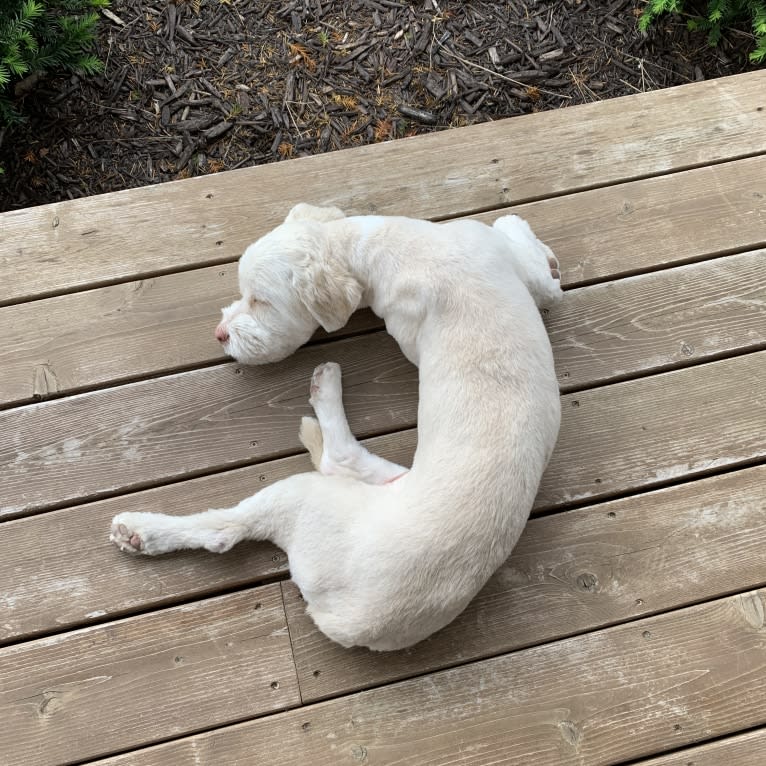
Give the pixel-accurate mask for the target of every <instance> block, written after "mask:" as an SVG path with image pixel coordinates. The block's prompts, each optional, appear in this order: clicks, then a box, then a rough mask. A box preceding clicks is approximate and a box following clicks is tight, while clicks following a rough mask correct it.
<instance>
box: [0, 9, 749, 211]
mask: <svg viewBox="0 0 766 766" xmlns="http://www.w3.org/2000/svg"><path fill="white" fill-rule="evenodd" d="M642 7H643V3H642V2H640V0H613V2H605V1H604V0H537V2H535V1H534V0H526V1H525V2H522V0H505V2H502V3H495V2H483V1H482V0H473V1H472V2H449V1H448V0H419V2H416V3H407V2H398V0H350V1H346V2H343V1H341V0H332V1H331V0H281V1H278V2H269V1H268V0H186V1H185V2H182V1H181V0H178V1H177V2H175V3H173V2H168V3H164V2H162V1H161V0H155V1H154V2H146V0H113V2H112V5H111V7H110V9H109V10H108V11H107V12H105V14H104V18H103V22H102V24H101V28H100V37H99V42H98V54H99V55H100V57H101V58H102V60H104V61H105V62H106V68H105V72H104V74H103V75H101V76H98V77H94V78H89V79H88V78H80V77H78V76H71V77H67V78H59V79H52V80H49V81H47V82H43V83H42V84H41V85H39V86H38V87H37V88H36V89H35V90H34V92H33V93H32V94H30V95H28V96H26V97H25V98H26V104H25V109H26V111H27V113H28V114H30V121H29V123H28V124H26V125H24V126H21V127H20V128H17V129H15V130H14V131H12V132H7V133H6V135H5V137H4V140H2V144H1V145H0V165H2V166H3V167H4V168H5V174H4V175H2V176H0V210H9V209H15V208H21V207H28V206H31V205H38V204H42V203H46V202H55V201H58V200H63V199H74V198H77V197H82V196H86V195H91V194H99V193H102V192H107V191H115V190H118V189H125V188H130V187H137V186H144V185H148V184H155V183H159V182H161V181H169V180H174V179H179V178H188V177H190V176H196V175H202V174H206V173H215V172H219V171H222V170H229V169H233V168H238V167H242V166H247V165H257V164H260V163H264V162H274V161H279V160H283V159H287V158H290V157H299V156H303V155H308V154H315V153H318V152H327V151H333V150H336V149H341V148H345V147H350V146H357V145H360V144H368V143H373V142H378V141H387V140H390V139H394V138H398V137H401V136H409V135H415V134H418V133H425V132H429V131H434V130H444V129H447V128H451V127H457V126H462V125H469V124H472V123H476V122H482V121H486V120H494V119H499V118H503V117H510V116H513V115H517V114H525V113H528V112H537V111H541V110H545V109H556V108H560V107H566V106H570V105H573V104H580V103H584V102H589V101H597V100H600V99H606V98H612V97H615V96H622V95H626V94H630V93H636V92H641V91H646V90H652V89H656V88H664V87H668V86H672V85H679V84H682V83H686V82H690V81H694V80H701V79H707V78H712V77H719V76H723V75H728V74H735V73H738V72H742V71H746V70H747V69H748V68H750V67H749V65H748V63H747V56H746V54H747V51H748V50H749V46H750V42H751V40H750V38H749V37H748V35H747V34H746V33H745V32H744V31H738V30H732V31H729V32H727V33H726V35H725V37H724V40H723V42H722V44H721V46H720V47H719V48H717V49H711V48H710V47H708V45H707V44H706V40H705V38H704V36H703V35H701V34H692V33H690V32H688V31H687V30H686V27H685V24H684V22H683V20H681V19H678V18H668V19H667V20H665V21H664V22H663V23H662V24H660V25H659V26H658V27H657V28H656V29H655V30H654V31H653V32H652V33H651V34H650V35H649V36H643V35H642V34H640V33H639V32H638V31H637V28H636V20H637V17H638V16H639V15H640V12H641V8H642Z"/></svg>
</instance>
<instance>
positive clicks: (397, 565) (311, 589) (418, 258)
mask: <svg viewBox="0 0 766 766" xmlns="http://www.w3.org/2000/svg"><path fill="white" fill-rule="evenodd" d="M558 280H559V272H558V262H557V261H556V259H555V258H554V256H553V253H552V252H551V251H550V249H549V248H548V247H547V246H546V245H544V244H542V243H541V242H540V241H539V240H538V239H537V238H536V237H535V235H534V234H533V233H532V231H531V230H530V228H529V226H528V225H527V224H526V223H525V222H524V221H523V220H522V219H520V218H518V217H516V216H506V217H503V218H500V219H498V220H497V221H496V222H495V224H494V226H493V227H491V228H490V227H488V226H486V225H484V224H481V223H478V222H476V221H471V220H460V221H453V222H450V223H444V224H436V223H429V222H426V221H420V220H414V219H409V218H394V217H380V216H360V217H345V216H344V215H343V213H342V212H341V211H340V210H338V209H336V208H318V207H313V206H310V205H305V204H300V205H297V206H296V207H294V208H293V209H292V210H291V211H290V214H289V215H288V216H287V218H286V220H285V222H284V223H283V224H282V225H281V226H278V227H277V228H276V229H274V230H273V231H272V232H270V233H269V234H267V235H266V236H264V237H263V238H261V239H260V240H258V241H257V242H256V243H255V244H253V245H251V246H250V247H248V249H247V250H246V251H245V254H244V255H243V256H242V258H241V260H240V264H239V281H240V289H241V292H242V298H241V299H240V300H238V301H237V302H236V303H234V304H232V305H231V306H229V307H228V308H226V309H224V311H223V321H222V322H221V324H220V325H219V326H218V328H217V330H216V336H217V337H218V339H219V340H220V341H221V342H222V343H223V344H224V349H225V350H226V352H227V353H228V354H230V355H231V356H233V357H235V358H236V359H237V360H239V361H240V362H244V363H250V364H260V363H263V362H272V361H276V360H279V359H282V358H284V357H285V356H287V355H288V354H290V353H292V352H293V351H295V349H297V348H298V347H299V346H300V345H302V344H303V343H305V342H306V341H307V340H308V339H309V338H310V337H311V335H312V334H313V333H314V331H315V330H316V329H317V326H318V325H321V326H322V327H324V329H325V330H327V331H332V330H336V329H338V328H340V327H342V326H343V325H344V324H345V323H346V321H347V320H348V318H349V317H350V316H351V314H352V313H353V312H354V311H355V310H356V309H357V308H360V307H363V306H369V307H371V308H372V310H373V311H374V312H375V313H376V314H377V315H378V316H380V317H383V319H385V322H386V328H387V329H388V331H389V332H390V333H391V335H393V336H394V338H395V339H396V340H397V341H398V343H399V345H400V346H401V349H402V351H403V352H404V354H405V356H406V357H407V358H408V359H409V360H410V361H412V362H413V363H414V364H416V365H418V367H419V368H420V404H419V409H418V448H417V453H416V455H415V459H414V461H413V465H412V469H411V470H408V469H406V468H404V467H402V466H400V465H395V464H394V463H390V462H388V461H386V460H383V459H382V458H380V457H378V456H376V455H372V454H370V453H369V452H368V451H367V450H366V449H365V448H364V447H362V446H361V445H360V444H359V443H358V442H357V441H356V439H355V438H354V437H353V435H352V434H351V431H350V430H349V427H348V423H347V421H346V416H345V413H344V410H343V404H342V401H341V380H340V369H339V368H338V366H337V365H333V364H327V365H322V366H320V367H318V368H317V370H316V371H315V373H314V377H313V379H312V384H311V403H312V404H313V406H314V410H315V412H316V416H317V419H318V422H317V420H313V419H311V418H304V420H303V423H302V425H301V439H302V441H303V443H304V444H305V445H306V447H307V448H308V449H309V451H310V453H311V456H312V460H313V462H314V465H315V467H316V468H317V470H318V472H315V473H304V474H299V475H295V476H291V477H290V478H288V479H285V480H283V481H280V482H278V483H276V484H274V485H272V486H270V487H267V488H265V489H262V490H261V491H260V492H258V493H257V494H255V495H253V496H252V497H250V498H248V499H246V500H243V501H242V502H241V503H240V504H239V505H237V506H236V507H234V508H229V509H225V510H213V511H208V512H206V513H198V514H194V515H190V516H181V517H176V516H167V515H163V514H158V513H122V514H119V515H118V516H116V517H115V518H114V523H113V525H112V534H111V539H112V540H113V541H114V542H115V543H116V544H117V545H118V546H119V547H120V548H122V549H123V550H127V551H131V552H140V553H144V554H148V555H154V554H158V553H165V552H168V551H174V550H178V549H181V548H206V549H207V550H209V551H215V552H223V551H226V550H228V549H229V548H231V547H232V546H233V545H235V544H236V543H238V542H239V541H240V540H272V541H273V542H274V543H276V544H277V545H279V546H280V547H281V548H283V549H284V550H285V551H286V552H287V554H288V557H289V560H290V570H291V573H292V577H293V579H294V581H295V583H296V584H297V585H298V587H299V588H300V590H301V592H302V593H303V596H304V598H305V600H306V602H307V605H308V613H309V614H310V615H311V617H312V618H313V619H314V621H315V622H316V624H317V626H318V627H319V629H320V630H321V631H322V632H323V633H325V634H326V635H327V636H329V637H330V638H331V639H333V640H334V641H337V642H338V643H340V644H342V645H344V646H353V645H361V646H367V647H370V648H371V649H377V650H389V649H401V648H403V647H407V646H410V645H412V644H414V643H416V642H418V641H420V640H422V639H424V638H426V637H427V636H429V635H430V634H431V633H433V632H434V631H436V630H439V629H440V628H442V627H444V626H445V625H447V624H448V623H449V622H451V621H452V620H453V619H454V618H455V617H456V616H457V615H458V614H460V612H462V611H463V609H465V607H466V605H467V604H468V602H469V601H470V600H471V599H472V598H473V597H474V596H475V595H476V593H477V592H478V591H479V589H480V588H481V587H482V586H483V585H484V583H485V582H486V581H487V580H488V579H489V577H490V576H491V575H492V573H493V572H494V571H495V570H496V569H497V567H498V566H499V565H500V564H501V563H502V562H503V561H505V559H506V558H507V557H508V555H509V554H510V552H511V549H512V548H513V547H514V545H515V544H516V541H517V540H518V538H519V535H520V534H521V531H522V528H523V526H524V524H525V522H526V520H527V517H528V516H529V512H530V509H531V508H532V502H533V500H534V498H535V494H536V492H537V488H538V484H539V482H540V477H541V476H542V473H543V470H544V469H545V466H546V464H547V462H548V459H549V457H550V455H551V452H552V450H553V446H554V443H555V441H556V437H557V434H558V429H559V420H560V406H559V391H558V385H557V383H556V376H555V373H554V369H553V356H552V353H551V347H550V342H549V340H548V336H547V334H546V331H545V328H544V326H543V323H542V320H541V318H540V313H539V311H538V307H542V306H544V305H547V304H551V303H553V302H555V301H556V300H558V299H559V298H560V296H561V287H560V284H559V281H558Z"/></svg>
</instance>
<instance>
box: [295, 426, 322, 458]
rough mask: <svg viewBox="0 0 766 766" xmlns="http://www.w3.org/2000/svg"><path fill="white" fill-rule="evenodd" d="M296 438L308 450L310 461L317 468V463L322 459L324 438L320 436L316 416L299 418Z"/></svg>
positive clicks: (320, 432) (320, 430)
mask: <svg viewBox="0 0 766 766" xmlns="http://www.w3.org/2000/svg"><path fill="white" fill-rule="evenodd" d="M298 438H299V439H300V440H301V444H302V445H303V446H304V447H305V448H306V449H307V450H308V451H309V455H311V463H312V464H313V466H314V468H316V470H317V471H318V470H319V463H320V461H321V460H322V452H323V451H324V439H323V438H322V429H321V428H320V427H319V421H318V420H317V419H316V418H301V429H300V431H299V432H298Z"/></svg>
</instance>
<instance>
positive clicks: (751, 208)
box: [477, 83, 766, 285]
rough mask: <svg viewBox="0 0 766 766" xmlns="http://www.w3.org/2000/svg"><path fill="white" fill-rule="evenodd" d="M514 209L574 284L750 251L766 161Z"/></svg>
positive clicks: (764, 239) (756, 235) (763, 206)
mask: <svg viewBox="0 0 766 766" xmlns="http://www.w3.org/2000/svg"><path fill="white" fill-rule="evenodd" d="M764 84H765V85H766V83H764ZM512 212H517V213H518V214H519V215H521V216H523V217H524V218H526V219H527V220H528V221H529V223H530V224H531V225H532V226H533V227H534V229H535V230H536V231H538V232H540V236H542V237H543V238H544V239H545V241H546V242H548V243H549V244H550V246H551V247H552V248H553V250H554V251H555V252H557V253H558V254H559V255H560V256H561V259H562V261H563V262H564V264H565V268H566V279H567V282H568V284H570V285H580V284H583V283H587V282H594V281H603V280H604V279H609V278H614V277H617V276H627V275H630V274H636V273H640V272H643V271H647V270H649V269H653V268H657V267H658V266H661V265H662V266H666V267H667V266H672V265H680V264H682V263H689V262H692V261H697V260H703V259H705V258H709V257H710V255H711V254H720V253H730V252H739V251H743V250H752V249H756V248H758V247H763V246H765V245H766V158H764V157H762V156H761V157H755V158H752V159H748V160H740V161H739V162H731V163H725V164H722V165H712V166H709V167H705V168H699V169H697V170H690V171H688V172H686V173H673V174H671V175H666V176H660V177H658V178H651V179H648V180H646V181H639V182H634V183H622V184H618V185H615V186H610V187H609V188H606V189H595V190H593V191H585V192H581V193H579V194H572V195H568V196H566V197H555V198H553V199H548V200H542V201H540V202H533V203H531V204H528V205H521V206H519V207H517V208H512ZM493 215H494V213H485V214H483V215H481V216H477V218H479V219H480V220H487V219H488V218H492V216H493ZM492 220H494V219H493V218H492Z"/></svg>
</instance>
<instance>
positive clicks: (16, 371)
mask: <svg viewBox="0 0 766 766" xmlns="http://www.w3.org/2000/svg"><path fill="white" fill-rule="evenodd" d="M238 295H239V291H238V288H237V268H236V265H230V264H229V265H225V266H215V267H213V268H206V269H196V270H194V271H185V272H181V273H180V274H172V275H169V276H164V277H156V278H153V279H144V280H140V281H138V282H125V283H122V284H119V285H113V286H112V287H102V288H99V289H96V290H86V291H84V292H79V293H73V294H71V295H62V296H58V297H56V298H47V299H44V300H40V301H34V302H32V303H21V304H19V305H16V306H8V307H6V308H0V406H5V405H10V404H19V403H25V402H29V401H32V400H33V399H34V400H41V399H47V398H50V397H52V396H61V395H64V394H67V393H74V392H78V391H80V390H83V389H88V388H93V387H96V386H103V385H104V384H115V383H121V382H125V381H127V380H130V379H135V378H139V377H141V376H145V375H150V374H151V375H156V374H158V373H168V372H173V371H177V370H183V369H190V368H193V367H195V366H198V365H204V364H214V363H216V362H219V363H220V362H224V361H226V360H227V359H229V357H227V356H226V355H225V354H224V353H223V352H222V351H221V346H220V344H219V343H218V342H217V341H216V340H215V338H214V337H213V330H214V329H215V326H216V324H217V323H218V322H219V321H220V318H221V308H222V307H223V306H226V305H228V304H229V303H231V302H232V301H233V300H234V299H235V298H237V297H238ZM382 326H383V323H382V322H381V321H380V320H379V319H378V318H377V317H375V315H374V314H372V312H370V311H359V312H357V313H355V314H354V315H353V317H352V318H351V320H350V321H349V323H348V325H346V327H344V328H343V329H342V330H339V331H337V332H334V333H332V334H331V335H328V334H327V333H326V332H324V331H321V330H320V331H318V332H317V333H316V335H315V338H314V342H318V341H323V340H327V339H328V337H332V338H342V337H346V336H350V335H354V334H357V333H361V332H365V331H368V330H371V329H379V328H381V327H382Z"/></svg>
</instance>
